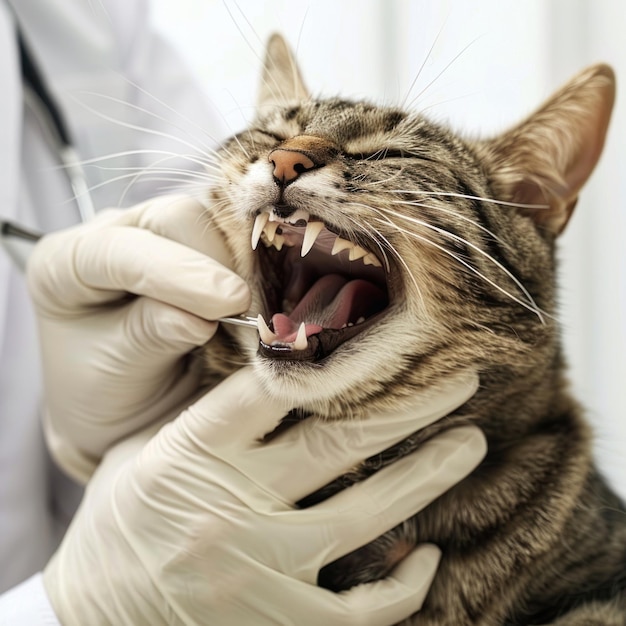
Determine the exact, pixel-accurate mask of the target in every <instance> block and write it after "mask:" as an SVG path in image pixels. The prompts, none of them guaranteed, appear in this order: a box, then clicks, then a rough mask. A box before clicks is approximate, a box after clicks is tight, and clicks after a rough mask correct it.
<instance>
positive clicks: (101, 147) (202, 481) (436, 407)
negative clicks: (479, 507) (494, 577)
mask: <svg viewBox="0 0 626 626" xmlns="http://www.w3.org/2000/svg"><path fill="white" fill-rule="evenodd" d="M145 4H146V3H145V2H143V1H141V0H138V1H136V2H131V1H129V0H107V1H99V2H95V3H94V2H91V3H90V2H84V1H83V0H45V1H44V0H14V1H13V0H12V1H7V0H1V1H0V72H1V75H2V78H3V84H4V96H3V98H2V99H1V100H0V138H1V139H2V140H1V141H0V161H1V163H0V178H1V181H0V194H1V195H2V202H1V203H0V217H1V218H2V219H3V220H10V221H11V222H12V223H19V224H23V225H26V226H27V227H29V228H31V229H35V230H40V231H44V232H52V231H58V230H60V229H66V228H67V227H69V226H70V225H72V224H75V223H77V222H79V221H80V220H81V217H82V218H83V219H87V218H90V215H91V212H92V210H93V206H96V207H98V208H100V207H106V206H111V205H113V204H115V203H116V202H117V201H119V198H120V197H121V196H122V191H124V189H125V187H126V181H122V182H121V183H117V184H116V182H115V181H113V182H111V183H110V184H107V185H101V183H104V182H105V178H106V176H108V177H109V178H113V179H114V178H116V177H117V176H118V175H119V170H114V171H112V172H108V173H107V172H103V170H102V169H99V168H95V167H94V168H86V169H87V171H86V172H85V173H83V172H80V171H75V170H76V168H75V167H74V166H75V164H76V162H77V161H78V160H85V161H89V160H90V159H92V158H96V157H99V156H102V155H103V154H112V153H126V152H127V151H129V150H130V149H133V150H135V149H136V150H137V152H136V153H135V154H124V156H123V157H122V163H123V167H124V168H126V169H125V170H124V171H131V172H134V171H135V170H132V168H136V167H143V168H145V167H149V165H150V164H151V163H154V162H157V161H158V159H159V158H161V157H162V156H163V154H165V153H174V152H181V151H183V152H185V151H188V150H187V149H186V148H181V144H180V140H178V141H177V139H176V137H174V136H172V135H174V134H175V133H174V131H173V130H172V129H173V128H176V129H177V132H178V133H180V132H183V133H187V134H186V135H185V136H186V137H187V138H188V137H189V136H190V135H191V133H192V129H193V132H196V133H197V132H198V130H197V129H198V128H199V127H202V128H205V129H207V131H208V132H209V133H211V134H213V135H216V136H218V135H220V130H219V128H218V126H217V124H216V123H215V119H214V116H213V115H212V114H211V112H210V111H209V110H208V109H207V106H206V104H205V102H204V100H203V98H202V96H201V93H200V91H199V90H198V89H196V88H195V86H194V83H193V81H192V80H191V79H190V78H189V77H188V76H186V75H185V74H184V73H183V72H181V69H180V65H179V64H178V62H177V59H176V58H175V56H174V55H173V54H172V53H171V51H170V50H168V48H167V47H166V46H165V45H164V43H163V42H161V41H159V40H158V39H157V38H156V37H155V36H154V35H153V34H151V33H150V32H149V31H148V30H147V28H146V6H145ZM84 92H94V93H96V94H97V96H95V98H96V101H95V103H92V104H93V107H89V106H85V105H84V103H83V105H78V104H77V103H76V102H75V101H74V100H73V99H72V98H71V97H70V96H68V95H67V94H70V93H74V94H75V93H84ZM155 98H156V100H155ZM158 101H162V102H167V103H168V106H161V107H159V109H158V115H157V114H151V113H150V111H147V110H146V109H148V107H149V106H150V105H155V103H158ZM125 103H131V105H129V104H125ZM168 107H171V108H168ZM94 109H98V110H99V111H102V112H103V113H102V114H101V115H98V114H96V113H94ZM174 111H176V113H174ZM56 118H58V119H56ZM107 118H110V119H107ZM111 119H114V120H116V121H117V122H118V123H117V124H116V123H111ZM181 126H183V127H185V128H186V130H185V129H183V130H181ZM131 127H141V128H143V129H145V131H144V132H141V133H134V132H133V131H132V128H131ZM177 136H179V135H177ZM149 150H159V151H161V152H160V153H159V155H160V156H159V155H155V154H154V153H151V154H148V155H147V154H146V152H145V151H149ZM73 153H74V154H73ZM75 155H79V156H75ZM61 166H64V167H61ZM68 166H69V167H68ZM168 166H171V167H172V168H174V167H179V168H183V167H184V168H186V169H188V168H189V163H188V162H185V161H182V162H178V163H176V162H175V161H174V160H172V161H171V162H170V163H168ZM111 167H113V168H115V167H119V165H117V164H116V165H114V166H111ZM83 175H84V176H86V178H85V179H84V180H83V179H82V178H81V177H82V176H83ZM100 185H101V186H100ZM88 187H95V189H94V190H93V192H92V193H91V194H86V193H85V188H88ZM127 191H128V193H127V194H126V196H125V204H127V205H134V204H136V202H138V201H139V200H141V199H142V198H146V197H149V196H151V195H154V193H155V191H156V187H155V186H154V185H152V186H151V185H150V184H137V185H133V186H131V187H130V188H129V189H128V190H127ZM74 196H78V200H79V202H75V201H68V199H70V198H73V197H74ZM201 225H202V206H201V205H200V204H199V203H198V202H196V201H194V200H193V199H190V198H188V197H182V196H178V197H175V198H174V197H168V198H162V199H159V200H153V201H149V202H146V203H143V204H140V205H137V206H134V207H133V208H131V209H128V210H125V211H121V210H111V211H103V212H101V213H99V214H98V216H97V217H96V218H95V219H90V221H89V222H88V223H87V224H85V225H83V226H78V227H76V228H74V229H70V230H64V231H63V232H60V233H58V234H55V235H53V236H50V237H46V238H45V239H44V240H43V241H42V242H41V243H40V244H39V245H38V247H37V249H36V251H35V253H34V257H32V258H31V261H30V264H29V277H28V278H29V284H30V289H31V292H32V298H33V300H34V302H35V309H33V306H32V304H31V300H30V296H29V294H28V289H27V286H26V282H25V280H24V278H23V276H22V275H21V273H20V272H19V270H18V269H17V267H15V266H14V264H12V263H11V260H10V258H9V255H6V254H4V253H2V254H0V467H1V468H2V473H1V475H0V476H1V478H0V590H6V592H5V593H4V594H3V595H2V596H0V624H3V625H4V624H24V625H26V624H27V625H28V626H37V625H38V624H56V623H63V624H96V623H111V624H158V623H163V624H183V623H184V624H193V623H198V624H199V623H213V624H265V623H267V624H274V623H280V622H281V621H282V622H289V623H297V624H308V623H310V624H319V623H320V622H323V621H326V622H327V623H329V624H338V623H345V624H350V623H360V624H362V623H369V624H381V625H385V624H393V623H395V622H397V621H399V620H401V619H403V618H404V617H406V616H408V615H409V614H411V613H412V612H414V611H416V610H418V609H419V606H420V605H421V602H422V600H423V598H424V596H425V594H426V592H427V590H428V586H429V584H430V581H431V579H432V577H433V575H434V574H435V571H436V567H437V562H438V558H439V554H438V551H437V550H436V548H435V547H433V546H423V547H422V548H420V549H418V550H417V551H416V552H414V553H413V554H412V555H411V556H410V557H409V558H407V559H406V560H405V561H404V562H403V564H402V565H401V566H400V567H399V568H398V569H397V570H396V571H395V572H394V573H393V575H392V576H391V577H390V578H388V579H387V580H385V581H382V582H381V583H377V584H373V585H367V586H363V587H359V588H356V589H354V590H352V591H351V592H349V593H346V594H341V595H337V594H333V593H331V592H328V591H326V590H323V589H320V588H318V587H317V586H316V585H315V582H316V577H317V572H318V571H319V569H320V568H321V567H322V566H323V565H324V564H326V563H328V562H330V561H332V560H333V559H334V558H337V557H338V556H340V555H341V554H343V553H344V552H346V551H349V550H352V549H355V548H356V547H358V546H359V545H363V544H365V543H367V542H368V541H370V540H371V539H373V538H374V537H375V536H377V535H379V534H381V533H383V532H384V531H385V530H387V529H388V528H390V527H392V526H393V525H395V524H396V523H398V522H400V521H401V520H402V519H405V518H406V517H408V516H410V515H411V514H413V513H415V512H416V511H417V510H419V509H420V508H422V507H423V506H426V504H427V503H428V502H429V501H430V500H432V499H433V498H435V497H437V496H438V495H439V494H440V493H442V492H443V491H444V490H445V489H446V488H448V487H449V486H450V485H452V484H453V483H454V482H456V481H458V480H460V479H461V478H462V477H463V476H464V475H465V474H466V473H468V472H469V471H471V469H472V467H473V466H474V465H475V464H476V463H477V462H478V461H479V460H480V457H481V455H482V452H483V444H482V439H481V437H480V434H478V433H477V432H475V431H473V430H469V431H468V430H462V431H459V432H457V433H452V434H451V435H449V436H446V437H445V438H444V439H440V440H438V441H436V442H434V443H433V445H432V447H431V448H429V449H426V450H424V451H423V452H422V453H421V454H420V456H419V457H417V458H415V459H413V458H412V459H409V460H407V462H406V463H399V464H397V465H396V466H393V467H391V468H389V470H386V471H385V472H384V473H381V474H380V475H379V476H377V477H376V478H375V479H373V480H369V481H367V482H365V483H363V484H362V485H360V486H359V487H356V488H353V489H350V490H348V491H347V492H344V493H343V494H339V495H338V496H336V497H335V498H333V500H331V501H328V502H327V503H325V504H324V505H321V506H319V507H315V508H314V509H311V510H309V511H296V510H295V508H294V503H295V502H296V501H297V500H298V499H299V498H301V497H303V496H304V495H306V494H307V493H309V492H311V491H314V490H315V489H316V488H318V487H319V486H321V485H322V484H325V483H326V482H328V481H330V480H331V479H333V478H335V477H336V476H338V475H340V474H341V473H342V472H343V471H345V469H346V468H348V467H350V466H351V465H352V464H354V463H356V462H358V461H359V460H360V459H362V458H364V457H366V456H368V455H371V454H373V453H375V452H376V451H378V450H380V449H383V448H385V447H386V446H388V445H390V444H391V443H393V442H394V441H396V440H398V439H401V438H402V437H403V436H405V435H406V434H408V432H410V431H411V430H414V429H415V428H416V425H417V426H418V427H419V425H420V424H423V425H425V424H427V423H428V422H429V421H432V420H434V419H436V418H437V417H439V416H441V415H443V414H445V412H446V411H449V410H451V409H452V408H454V405H455V403H458V404H461V403H462V402H463V401H464V400H465V399H466V398H467V397H468V396H469V395H471V393H472V392H473V389H474V387H473V384H474V382H473V379H472V377H471V376H470V377H469V379H466V380H459V381H456V383H454V381H453V385H452V387H451V388H447V389H443V390H442V392H441V394H440V395H439V396H437V397H435V398H432V399H431V400H430V401H429V403H427V404H426V405H424V406H420V407H417V408H416V409H415V411H412V412H410V413H409V414H407V415H395V416H372V418H371V419H370V420H369V421H368V422H367V423H360V424H358V425H349V424H344V425H332V424H326V425H321V424H319V425H315V428H314V429H312V428H311V425H310V424H307V423H306V422H305V423H304V424H302V425H300V426H299V427H297V428H295V429H292V430H291V431H289V433H288V437H282V438H279V439H277V440H276V441H275V442H272V443H270V444H268V445H265V446H260V445H258V444H257V443H256V441H257V439H258V437H259V436H261V435H262V434H263V433H265V432H267V431H269V430H271V429H272V428H273V426H275V425H276V424H277V423H278V421H279V420H280V418H281V417H282V416H283V415H284V414H285V413H286V411H287V410H288V409H289V408H290V407H283V406H277V405H276V404H274V403H272V402H270V401H268V400H267V398H266V397H265V396H264V394H263V393H262V392H261V390H260V389H258V388H257V383H256V382H255V379H254V376H252V375H251V373H250V372H249V371H247V370H242V371H241V372H239V373H237V374H236V375H234V376H233V377H231V378H229V379H227V380H226V381H225V382H224V383H222V384H221V385H220V386H218V387H217V388H216V389H214V390H213V391H211V392H210V393H208V394H207V395H202V393H201V392H200V391H199V379H198V371H197V368H196V367H195V366H194V360H193V358H192V357H191V356H190V353H191V352H192V351H193V349H194V348H195V347H196V346H199V345H202V344H203V343H205V342H206V341H208V340H210V338H211V336H212V335H213V333H214V332H215V330H216V328H217V324H216V322H214V321H211V320H215V319H216V318H219V317H222V316H225V315H232V314H236V313H239V312H242V311H244V310H245V309H246V308H247V303H248V298H249V295H248V291H247V287H246V286H245V284H243V283H242V281H241V280H240V279H239V278H238V277H237V276H235V275H234V274H233V273H232V272H230V271H229V269H228V265H229V257H228V254H227V252H226V250H225V249H224V248H223V246H222V245H221V242H220V241H219V240H216V239H215V237H211V236H210V234H209V233H205V232H204V231H203V229H202V228H201ZM174 270H175V271H174ZM128 294H136V295H137V296H138V297H134V298H130V297H129V296H128ZM251 332H253V331H251ZM40 370H41V371H42V374H40V373H39V372H40ZM44 386H45V391H46V394H45V396H46V404H45V409H42V408H41V406H40V403H41V397H42V391H43V387H44ZM451 398H452V401H451ZM420 420H421V421H420ZM165 422H171V423H170V424H169V425H168V426H166V427H164V428H162V429H160V426H161V425H162V424H163V423H165ZM42 423H43V429H42V427H41V424H42ZM381 423H382V424H383V425H384V427H381ZM42 430H43V431H45V440H46V443H47V446H48V447H49V449H50V450H51V451H52V456H53V457H54V462H53V461H51V459H50V458H49V456H48V452H47V446H46V445H44V435H43V433H42ZM337 441H350V442H351V446H350V449H349V450H343V451H339V450H338V449H337V447H336V442H337ZM331 442H333V443H332V445H330V443H331ZM409 466H410V467H409ZM58 467H60V468H62V470H63V471H59V470H58ZM409 471H410V473H409ZM409 477H413V478H412V479H411V478H409ZM84 483H87V488H86V492H85V493H86V495H85V497H84V498H83V499H82V503H81V505H80V508H79V509H78V512H77V513H76V514H75V509H76V506H77V503H78V502H79V500H80V499H81V496H82V489H81V487H80V485H82V484H84ZM72 518H73V522H72V524H71V526H70V529H69V531H68V532H67V533H65V530H66V527H67V525H68V523H69V521H70V519H72ZM64 533H65V537H64V539H63V542H62V543H61V545H60V547H59V541H60V539H61V537H62V536H63V534H64ZM52 554H54V557H53V558H52V559H51V560H50V557H51V555H52ZM41 571H43V574H41V573H39V572H41ZM22 581H25V582H22Z"/></svg>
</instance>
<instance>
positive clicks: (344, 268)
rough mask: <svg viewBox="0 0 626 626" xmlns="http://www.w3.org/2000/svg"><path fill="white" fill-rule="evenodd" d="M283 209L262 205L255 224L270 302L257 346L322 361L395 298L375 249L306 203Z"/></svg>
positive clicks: (263, 351) (267, 301) (286, 356)
mask: <svg viewBox="0 0 626 626" xmlns="http://www.w3.org/2000/svg"><path fill="white" fill-rule="evenodd" d="M289 213H290V214H289ZM283 214H289V215H288V217H285V218H282V217H278V216H277V215H276V212H274V211H272V208H271V207H269V208H268V209H266V210H263V211H261V212H259V213H258V214H257V216H256V218H255V222H254V226H253V231H252V248H253V249H257V262H258V264H259V276H260V277H261V280H262V281H263V282H262V290H263V297H264V305H265V312H264V314H263V315H260V316H259V335H260V344H259V351H260V353H261V354H262V355H263V356H266V357H270V358H279V359H292V360H306V361H320V360H322V359H323V358H325V357H327V356H328V355H329V354H330V353H331V352H333V350H335V349H336V348H337V347H338V346H340V345H341V344H343V343H344V342H346V341H348V340H349V339H352V338H353V337H355V336H356V335H358V334H359V333H361V332H363V331H364V330H366V329H367V328H369V327H371V326H372V325H373V324H374V323H375V322H376V321H377V319H378V318H380V316H381V315H382V313H383V311H384V310H385V309H386V307H387V306H388V304H389V293H388V289H387V273H386V272H385V270H384V269H383V263H382V262H381V261H380V259H379V258H378V256H377V255H376V254H375V253H374V252H373V251H371V250H368V249H367V248H365V247H363V246H361V245H359V244H357V243H355V242H353V241H351V240H349V239H347V238H344V237H342V236H341V235H340V234H337V233H336V232H334V231H333V230H331V229H330V227H329V226H328V225H326V224H325V223H324V222H322V221H321V220H319V219H318V218H316V217H314V216H310V215H309V214H308V213H307V212H306V211H304V210H302V209H298V210H296V211H293V209H291V210H289V211H284V212H283ZM259 242H261V244H262V245H259ZM364 245H367V244H366V243H364ZM265 320H267V322H266V321H265Z"/></svg>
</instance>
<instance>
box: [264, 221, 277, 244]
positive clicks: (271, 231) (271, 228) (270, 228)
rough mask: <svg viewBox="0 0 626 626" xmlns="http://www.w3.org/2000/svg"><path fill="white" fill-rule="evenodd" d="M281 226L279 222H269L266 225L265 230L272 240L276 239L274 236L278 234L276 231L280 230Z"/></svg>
mask: <svg viewBox="0 0 626 626" xmlns="http://www.w3.org/2000/svg"><path fill="white" fill-rule="evenodd" d="M268 220H269V217H268ZM279 226H280V223H279V222H268V223H267V224H266V225H265V228H264V229H263V232H264V233H265V234H266V236H267V238H268V239H269V240H270V241H274V236H275V235H276V231H277V230H278V227H279Z"/></svg>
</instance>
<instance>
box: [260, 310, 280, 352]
mask: <svg viewBox="0 0 626 626" xmlns="http://www.w3.org/2000/svg"><path fill="white" fill-rule="evenodd" d="M256 321H257V325H258V328H259V337H260V338H261V341H262V342H263V343H264V344H265V345H266V346H271V345H272V343H274V341H276V333H273V332H272V331H271V330H270V329H269V327H268V325H267V324H266V323H265V320H264V319H263V316H262V315H261V314H260V313H259V315H258V317H257V318H256Z"/></svg>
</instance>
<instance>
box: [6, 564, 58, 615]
mask: <svg viewBox="0 0 626 626" xmlns="http://www.w3.org/2000/svg"><path fill="white" fill-rule="evenodd" d="M60 625H61V623H60V622H59V620H58V618H57V616H56V614H55V612H54V609H53V608H52V605H51V604H50V600H49V599H48V594H47V593H46V590H45V588H44V586H43V578H42V576H41V573H39V574H35V575H34V576H32V577H31V578H29V579H28V580H25V581H24V582H23V583H21V584H19V585H18V586H17V587H13V589H10V590H9V591H7V592H6V593H3V594H2V595H0V626H60Z"/></svg>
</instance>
